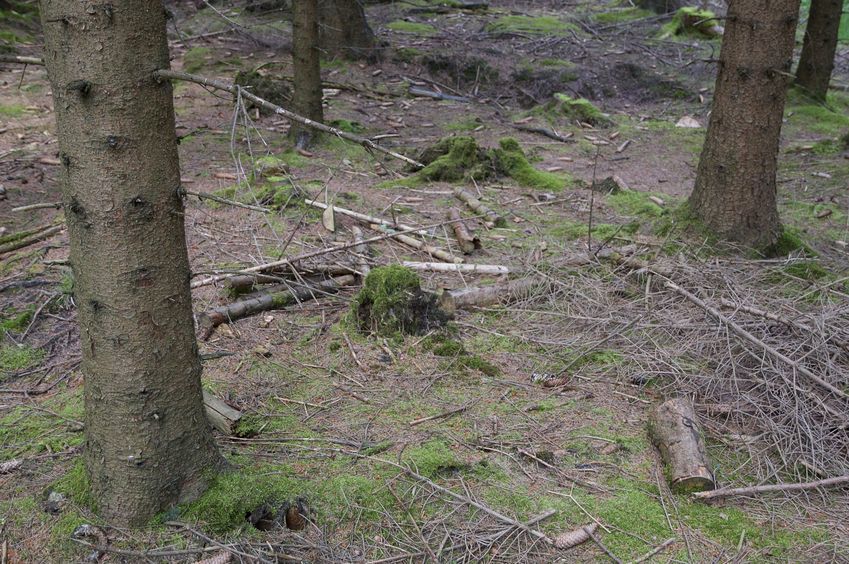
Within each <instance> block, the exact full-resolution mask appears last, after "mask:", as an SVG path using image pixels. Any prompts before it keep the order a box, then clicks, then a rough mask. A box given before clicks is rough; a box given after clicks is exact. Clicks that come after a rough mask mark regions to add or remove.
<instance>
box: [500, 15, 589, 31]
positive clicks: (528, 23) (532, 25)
mask: <svg viewBox="0 0 849 564" xmlns="http://www.w3.org/2000/svg"><path fill="white" fill-rule="evenodd" d="M484 29H485V30H486V31H488V32H489V33H523V34H529V35H565V34H567V33H569V32H570V31H579V29H578V26H576V25H575V24H572V23H567V22H564V21H562V20H560V19H558V18H555V17H553V16H537V17H532V16H502V17H500V18H498V19H496V20H493V21H491V22H489V23H488V24H486V27H485V28H484Z"/></svg>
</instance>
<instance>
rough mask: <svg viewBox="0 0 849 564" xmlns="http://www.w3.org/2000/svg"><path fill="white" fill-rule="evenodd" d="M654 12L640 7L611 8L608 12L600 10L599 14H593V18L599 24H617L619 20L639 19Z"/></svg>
mask: <svg viewBox="0 0 849 564" xmlns="http://www.w3.org/2000/svg"><path fill="white" fill-rule="evenodd" d="M653 15H654V12H650V11H649V10H643V9H641V8H634V7H628V8H620V9H617V10H611V11H609V12H601V13H599V14H595V15H594V16H593V20H595V21H596V22H598V23H600V24H607V25H610V24H617V23H620V22H628V21H631V20H639V19H641V18H647V17H650V16H653Z"/></svg>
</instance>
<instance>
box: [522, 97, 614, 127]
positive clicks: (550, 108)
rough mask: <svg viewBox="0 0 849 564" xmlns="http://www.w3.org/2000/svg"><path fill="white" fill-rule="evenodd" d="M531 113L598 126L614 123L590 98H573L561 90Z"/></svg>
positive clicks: (551, 118)
mask: <svg viewBox="0 0 849 564" xmlns="http://www.w3.org/2000/svg"><path fill="white" fill-rule="evenodd" d="M531 113H533V114H537V115H542V116H544V117H546V118H548V119H549V120H550V121H557V120H558V119H562V118H566V119H568V120H572V121H575V122H581V123H588V124H590V125H595V126H598V127H604V126H607V125H610V124H611V123H612V121H611V120H610V118H609V117H607V115H606V114H604V113H603V112H602V111H601V110H599V109H598V108H596V107H595V106H594V105H593V103H592V102H590V101H589V100H587V99H585V98H572V97H571V96H567V95H566V94H562V93H559V92H558V93H556V94H554V96H552V98H551V100H549V101H548V102H546V103H545V104H543V105H541V106H538V107H537V108H536V109H535V110H533V111H532V112H531Z"/></svg>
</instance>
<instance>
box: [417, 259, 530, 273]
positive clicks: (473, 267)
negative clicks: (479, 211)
mask: <svg viewBox="0 0 849 564" xmlns="http://www.w3.org/2000/svg"><path fill="white" fill-rule="evenodd" d="M401 266H406V267H407V268H411V269H413V270H424V271H429V272H462V273H475V274H510V273H511V272H513V271H512V270H511V269H510V267H509V266H501V265H499V264H468V263H463V264H458V263H454V264H451V263H444V262H415V261H412V260H405V261H403V262H401Z"/></svg>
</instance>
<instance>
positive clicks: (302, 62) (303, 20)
mask: <svg viewBox="0 0 849 564" xmlns="http://www.w3.org/2000/svg"><path fill="white" fill-rule="evenodd" d="M292 60H293V62H294V67H295V80H294V83H295V91H294V96H293V98H292V104H293V106H294V110H295V113H298V114H301V115H302V116H304V117H306V118H309V119H311V120H313V121H317V122H323V121H324V112H323V109H322V107H321V98H322V90H321V57H320V53H319V44H318V0H297V1H296V2H294V3H293V5H292ZM315 135H316V131H315V130H313V129H310V128H308V127H306V126H302V125H299V124H296V123H292V129H291V130H290V137H291V138H292V140H293V141H294V142H295V145H296V146H298V147H300V148H304V147H306V146H308V145H309V144H310V142H311V141H312V139H313V138H314V136H315Z"/></svg>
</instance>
